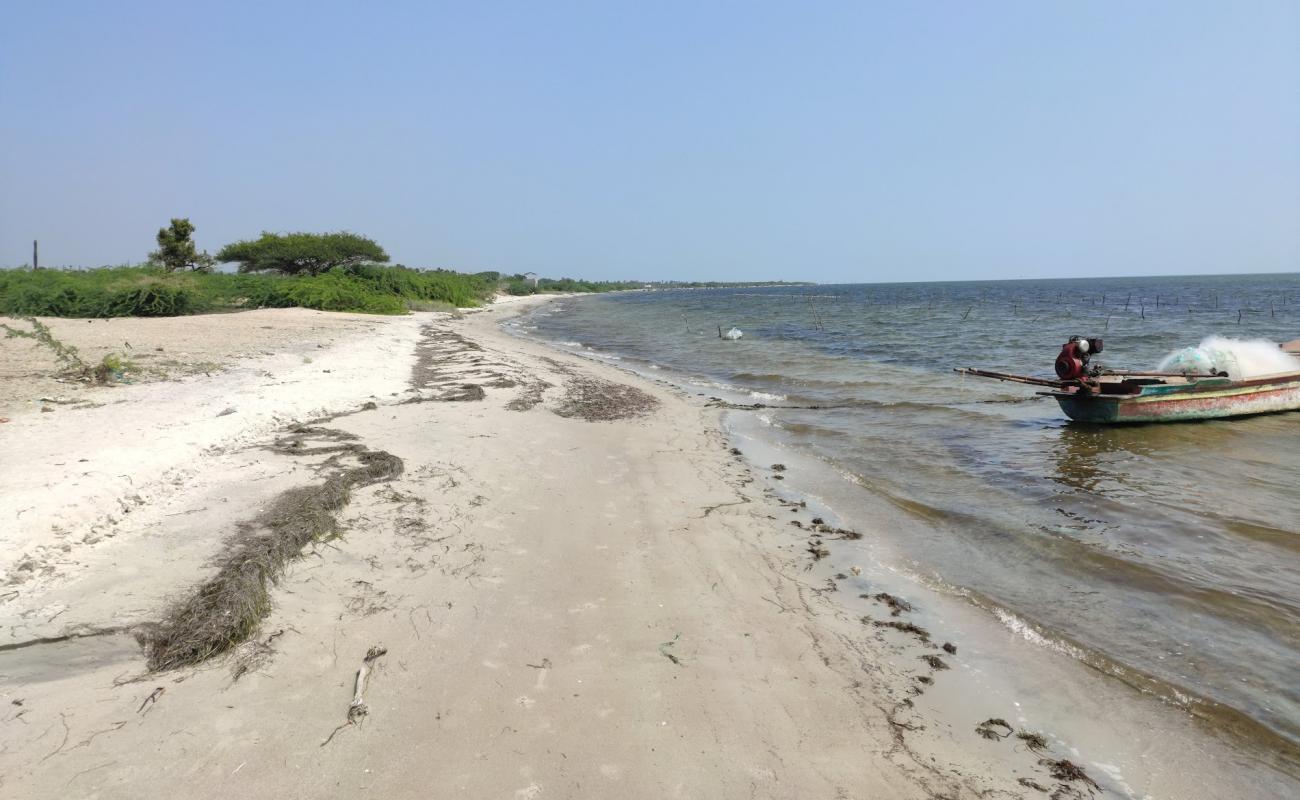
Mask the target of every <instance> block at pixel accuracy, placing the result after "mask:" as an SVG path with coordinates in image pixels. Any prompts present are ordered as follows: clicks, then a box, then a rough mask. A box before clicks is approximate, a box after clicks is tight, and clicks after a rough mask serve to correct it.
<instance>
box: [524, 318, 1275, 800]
mask: <svg viewBox="0 0 1300 800" xmlns="http://www.w3.org/2000/svg"><path fill="white" fill-rule="evenodd" d="M516 335H518V336H521V337H524V338H529V339H533V340H536V341H548V340H545V339H542V338H541V337H540V336H538V335H536V334H533V333H525V332H523V331H519V332H518V333H516ZM548 343H549V344H550V345H551V346H553V347H556V348H557V349H561V350H562V351H564V352H571V353H574V354H575V355H578V356H579V357H581V358H584V359H586V360H589V361H591V362H594V363H598V364H606V365H611V366H614V367H615V368H617V369H620V370H622V371H624V372H626V373H628V374H632V375H636V376H638V377H640V378H642V379H644V380H650V381H655V382H659V383H662V384H664V385H668V386H672V387H674V388H676V389H677V390H679V391H681V392H683V393H684V394H686V395H689V396H693V397H695V398H696V399H697V400H698V401H699V402H706V398H707V401H708V402H714V403H716V405H717V406H718V407H720V408H722V409H724V411H723V415H722V421H721V423H720V424H721V425H722V427H723V428H724V430H725V431H726V434H727V436H728V440H729V443H730V444H733V445H739V446H740V447H741V448H742V449H743V450H744V451H745V453H746V456H747V459H748V461H749V462H750V464H751V466H752V467H753V468H754V469H755V471H756V472H759V473H763V472H766V470H765V468H764V467H763V464H766V463H769V462H782V463H783V464H784V465H789V464H798V465H799V466H798V468H797V469H795V468H791V469H789V470H786V471H782V472H781V473H780V474H776V475H773V474H771V473H768V474H767V477H768V478H769V485H770V486H771V487H773V488H774V489H776V490H777V491H778V492H779V493H780V495H781V496H783V497H787V498H792V499H796V500H800V501H807V502H808V503H809V504H810V507H813V508H816V509H817V510H818V513H820V514H821V515H822V516H824V517H825V518H826V519H828V520H830V521H831V522H832V524H835V525H848V526H849V527H854V526H858V527H859V529H860V530H864V531H865V530H872V529H876V530H880V529H881V528H897V529H898V530H900V531H902V530H905V529H906V528H907V527H908V526H909V525H910V524H915V523H914V522H911V521H910V520H908V519H907V518H906V515H904V514H901V513H899V511H898V510H897V509H894V508H891V507H890V506H889V505H888V503H886V502H883V501H880V500H879V499H874V498H873V499H868V498H867V496H866V495H863V494H860V493H859V492H858V491H856V488H857V487H856V484H854V480H855V479H854V478H853V477H852V476H851V475H850V474H849V473H846V472H844V471H843V470H842V468H840V467H836V466H834V465H833V464H831V463H830V462H827V461H826V460H825V459H824V457H822V456H817V455H814V454H812V453H811V452H809V451H803V450H800V449H797V448H794V447H791V446H788V443H779V442H778V441H777V440H776V439H771V437H767V436H765V435H764V434H765V431H766V428H765V425H766V424H768V423H767V421H766V420H762V413H763V408H764V406H762V405H761V404H762V403H767V402H772V397H771V396H762V395H759V394H756V393H754V392H751V391H749V390H746V389H734V390H730V389H724V388H720V387H719V386H718V385H717V384H710V385H709V386H708V387H707V388H704V386H705V385H704V384H703V383H700V382H699V381H697V380H696V379H695V378H688V376H686V375H684V374H677V373H672V372H670V371H668V370H667V369H665V371H664V372H660V371H659V367H658V366H655V367H654V368H652V369H647V368H645V366H644V365H643V364H640V363H638V361H637V360H636V359H634V360H633V361H632V362H627V361H624V360H622V356H621V355H620V354H619V353H618V351H616V350H609V349H606V348H604V347H601V348H600V349H596V346H595V345H592V346H589V347H586V346H584V347H578V348H576V349H575V348H574V347H573V346H572V345H573V344H575V343H568V342H559V341H555V342H548ZM611 358H612V359H613V360H611ZM718 395H721V398H719V397H717V396H718ZM755 399H757V400H758V401H759V403H760V404H759V405H756V406H753V407H752V408H751V407H750V404H751V403H753V401H754V400H755ZM771 407H772V408H779V407H780V406H779V405H778V406H771ZM756 420H759V421H756ZM760 421H761V423H760ZM769 439H771V440H770V441H769ZM751 448H752V449H754V450H756V451H758V452H761V453H763V456H762V457H761V458H758V459H757V460H756V459H755V458H753V457H750V453H751ZM800 479H802V480H800ZM776 481H780V483H777V482H776ZM826 487H831V488H832V489H833V491H829V492H828V491H827V490H826ZM895 535H899V534H895ZM882 545H884V542H880V541H878V542H876V543H874V544H873V545H872V546H871V547H868V548H867V549H868V550H869V551H873V552H869V554H867V555H866V556H865V557H866V558H867V559H869V560H876V561H877V562H878V563H877V567H878V568H877V570H876V572H875V574H874V575H872V576H871V580H867V579H866V578H862V579H856V578H855V580H854V581H852V583H854V584H855V585H856V584H863V585H864V586H866V585H870V584H872V583H875V584H876V587H875V588H876V590H879V589H880V588H882V587H883V588H884V589H887V590H888V591H887V592H886V594H888V593H889V592H893V593H896V594H898V595H899V596H900V597H901V598H907V599H910V600H911V601H912V602H913V603H915V604H916V605H917V608H914V609H911V610H910V611H909V613H912V612H915V614H916V619H917V621H919V622H921V623H922V624H923V625H925V626H932V625H935V624H938V625H940V626H942V625H945V624H948V623H949V622H950V621H951V620H953V619H957V620H960V624H959V626H958V627H957V630H956V635H966V636H967V638H970V637H971V636H974V637H976V639H977V640H979V641H981V642H982V643H984V644H987V645H993V647H994V649H1005V650H1006V651H1007V653H1008V654H1016V655H1014V656H1009V657H1006V658H1003V657H1001V656H995V655H993V654H991V653H982V654H981V662H982V663H979V664H978V665H975V666H971V665H964V666H965V667H966V669H967V670H968V671H973V672H974V673H977V674H976V675H974V676H971V675H966V676H963V677H964V678H968V679H969V680H966V681H965V686H966V688H967V689H968V690H970V691H981V692H989V691H991V689H990V686H989V685H987V681H986V680H985V678H984V677H983V676H980V675H978V673H981V672H984V671H986V670H994V669H1001V670H1005V671H1007V672H1008V673H1011V672H1014V673H1018V674H1019V675H1020V676H1030V677H1028V679H1024V680H1022V679H1019V678H1011V679H1009V680H1004V681H1001V685H999V686H998V687H997V688H996V690H995V691H994V696H996V697H998V698H1000V700H1001V701H1002V703H1003V708H1004V709H1006V708H1010V706H1012V705H1014V706H1015V710H1016V712H1017V713H1019V714H1021V716H1020V719H1021V721H1022V722H1028V720H1029V719H1032V718H1033V717H1034V716H1036V717H1037V718H1038V719H1039V720H1040V727H1042V726H1043V725H1044V724H1046V726H1047V727H1049V728H1051V729H1052V731H1053V734H1052V735H1051V736H1050V738H1051V739H1052V740H1053V741H1055V742H1057V744H1058V745H1059V746H1061V747H1064V748H1067V749H1069V750H1070V751H1071V752H1072V753H1073V756H1072V757H1074V758H1076V759H1077V760H1081V763H1088V762H1089V761H1091V763H1093V764H1094V765H1095V766H1097V767H1099V768H1101V769H1102V770H1104V771H1107V772H1109V773H1110V774H1111V777H1113V778H1114V779H1115V781H1117V785H1119V786H1122V785H1123V784H1124V777H1125V776H1126V773H1129V772H1135V773H1136V774H1137V776H1138V780H1137V781H1136V783H1137V784H1138V785H1150V784H1149V781H1150V780H1151V779H1153V778H1154V780H1155V785H1157V786H1163V787H1164V789H1165V790H1166V791H1167V790H1168V789H1169V784H1168V780H1169V777H1170V776H1171V775H1174V774H1176V773H1177V772H1178V770H1180V769H1183V770H1186V772H1187V774H1188V775H1196V774H1200V773H1202V772H1205V768H1204V767H1203V765H1202V764H1201V763H1199V762H1198V759H1201V760H1202V761H1208V762H1215V761H1222V760H1223V759H1225V758H1226V759H1228V760H1229V761H1232V762H1235V766H1234V767H1233V770H1234V771H1235V772H1236V774H1237V775H1238V776H1239V777H1240V778H1241V779H1243V780H1245V781H1251V780H1252V779H1257V778H1258V773H1257V772H1256V771H1257V770H1259V769H1264V770H1268V771H1270V772H1272V773H1274V779H1272V780H1269V781H1267V784H1268V786H1269V787H1272V788H1271V789H1270V788H1268V787H1265V786H1257V789H1258V790H1259V791H1260V792H1262V794H1260V796H1269V797H1272V796H1279V797H1281V796H1286V795H1287V793H1288V792H1289V791H1290V790H1289V789H1288V788H1287V787H1294V786H1295V785H1296V783H1297V774H1300V750H1297V748H1296V747H1295V746H1294V744H1293V743H1292V742H1291V741H1289V740H1287V739H1286V738H1285V737H1283V736H1281V735H1280V734H1279V733H1278V732H1276V731H1274V730H1272V729H1271V728H1269V727H1267V726H1266V725H1264V724H1263V723H1262V722H1260V721H1259V720H1256V719H1254V718H1252V717H1250V716H1248V715H1247V714H1245V713H1244V712H1241V711H1238V710H1236V709H1234V708H1232V707H1230V706H1225V705H1221V704H1219V703H1216V702H1215V701H1213V700H1209V699H1206V698H1202V697H1198V696H1196V695H1194V694H1188V693H1186V690H1182V689H1180V688H1179V687H1177V686H1172V685H1169V684H1167V683H1164V682H1162V681H1160V680H1159V679H1158V678H1154V677H1151V676H1148V675H1146V674H1145V673H1143V672H1142V671H1141V670H1139V669H1137V668H1136V667H1132V666H1129V665H1126V664H1122V663H1120V662H1116V661H1113V660H1112V659H1110V657H1109V656H1107V655H1105V654H1104V653H1102V652H1099V651H1093V650H1089V649H1087V648H1086V647H1085V646H1084V645H1080V644H1077V643H1074V642H1072V641H1071V640H1069V639H1068V638H1066V637H1064V636H1063V635H1060V634H1052V633H1048V632H1046V631H1045V630H1044V629H1043V628H1042V627H1041V626H1040V625H1039V624H1038V623H1036V622H1034V621H1033V620H1031V619H1028V618H1025V617H1023V616H1017V615H1016V614H1015V613H1013V612H1011V611H1009V610H1007V609H1004V608H1002V607H1001V606H999V605H998V604H997V603H995V602H993V601H992V600H990V599H988V598H983V597H982V596H980V595H978V592H975V591H974V590H968V589H964V588H960V587H956V586H953V585H950V584H948V583H947V582H946V581H943V580H942V579H939V578H937V577H936V576H933V575H929V574H928V573H926V572H925V570H924V569H923V568H922V567H923V565H914V564H911V563H910V560H909V559H908V558H907V557H905V556H903V555H902V554H901V553H898V552H895V551H892V550H891V549H890V548H888V547H887V546H886V547H885V548H884V550H886V551H889V552H888V555H885V556H879V555H878V554H877V553H876V552H874V551H875V550H876V549H879V548H880V547H881V546H882ZM824 546H825V547H826V548H828V551H829V553H830V554H831V555H832V557H831V558H828V560H827V561H826V562H825V563H826V564H829V565H832V566H830V567H828V568H824V569H821V570H820V571H821V572H822V573H825V574H827V575H829V574H830V573H834V572H836V571H837V570H842V569H845V568H847V567H846V566H845V565H848V564H854V565H855V566H856V565H858V564H862V563H864V562H863V561H862V559H863V557H864V554H863V552H862V550H863V548H864V544H863V543H862V542H857V541H850V542H839V541H827V542H825V543H824ZM835 564H838V567H836V566H834V565H835ZM839 577H841V578H843V577H844V576H843V575H842V574H841V575H840V576H839ZM842 588H843V589H845V590H846V591H845V592H843V593H841V594H840V595H839V596H840V598H841V599H842V600H845V601H846V606H847V607H849V608H850V609H852V610H853V612H854V613H861V614H866V615H868V616H870V615H873V614H878V613H879V601H878V600H875V601H873V599H872V597H871V596H870V595H868V594H862V595H860V597H859V599H860V600H867V601H868V602H866V603H862V602H856V601H854V600H853V596H854V594H856V589H854V590H853V591H847V590H849V589H850V587H849V586H848V585H845V586H843V587H842ZM918 598H919V599H918ZM873 604H874V605H875V606H876V607H875V608H873V607H872V606H873ZM927 606H928V607H927ZM1062 662H1063V663H1062ZM1061 681H1065V682H1069V683H1071V684H1072V685H1074V686H1075V687H1076V691H1075V693H1074V700H1075V701H1076V702H1077V704H1078V708H1081V709H1085V708H1086V709H1087V711H1086V713H1079V714H1077V715H1076V716H1077V717H1078V718H1077V719H1068V718H1066V717H1063V716H1062V712H1063V711H1066V710H1068V709H1069V707H1070V706H1069V703H1068V702H1067V701H1065V700H1064V699H1063V698H1064V697H1065V696H1066V694H1068V693H1066V694H1063V695H1062V697H1049V694H1051V693H1054V690H1051V689H1050V687H1051V686H1052V685H1054V684H1055V683H1057V682H1061ZM995 683H996V681H995ZM981 684H984V685H981ZM1078 687H1086V690H1083V689H1079V688H1078ZM1026 694H1028V695H1029V696H1030V697H1033V698H1034V699H1035V700H1036V701H1037V706H1038V708H1037V710H1036V712H1034V713H1033V715H1032V716H1030V717H1026V716H1024V713H1025V712H1026V711H1027V710H1028V709H1029V708H1032V707H1033V704H1030V703H1025V704H1024V705H1025V707H1024V708H1022V703H1021V702H1019V701H1021V700H1023V699H1025V698H1024V697H1023V695H1026ZM1098 698H1105V699H1106V701H1107V702H1109V703H1110V704H1111V706H1110V707H1111V708H1116V709H1118V708H1123V709H1124V713H1122V714H1119V715H1117V716H1116V715H1114V714H1112V713H1111V712H1108V711H1106V710H1105V707H1103V708H1101V709H1098V708H1096V707H1095V704H1096V700H1097V699H1098ZM950 699H952V697H951V696H950ZM1134 704H1136V706H1137V709H1138V710H1136V711H1135V710H1131V709H1130V706H1132V705H1134ZM1090 706H1091V707H1090ZM930 711H931V712H932V713H934V714H937V715H938V716H939V718H940V719H943V720H946V721H947V722H949V723H952V722H958V723H960V724H965V723H969V724H970V726H971V727H974V725H975V722H974V720H973V719H967V718H965V717H969V714H967V715H964V716H963V715H958V716H957V717H953V716H952V715H950V714H946V713H944V710H943V709H934V708H931V709H930ZM1121 720H1122V721H1121ZM1157 720H1158V722H1157ZM1116 739H1123V740H1124V741H1125V742H1126V744H1125V745H1123V746H1121V747H1115V746H1114V740H1116ZM1162 753H1163V755H1164V756H1165V757H1166V759H1167V761H1166V763H1163V764H1161V763H1157V764H1152V763H1150V761H1151V757H1152V756H1153V754H1156V755H1158V754H1162ZM1189 753H1195V754H1196V755H1195V756H1193V755H1189ZM1125 761H1129V762H1130V766H1129V769H1127V770H1120V769H1118V768H1117V767H1116V766H1115V765H1117V764H1122V763H1124V762H1125ZM1219 769H1222V767H1216V768H1215V770H1216V771H1217V770H1219ZM1211 777H1217V776H1213V775H1212V774H1211V773H1206V774H1205V778H1206V780H1207V781H1208V780H1209V779H1210V778H1211ZM1212 783H1213V781H1210V782H1206V781H1198V780H1188V779H1186V778H1181V779H1180V778H1175V779H1174V783H1173V785H1174V786H1181V787H1184V790H1185V789H1186V787H1191V786H1198V787H1201V788H1204V787H1206V786H1209V785H1212ZM1223 787H1224V788H1223V791H1230V790H1232V791H1237V790H1236V789H1233V788H1232V787H1233V784H1232V783H1231V782H1227V783H1224V784H1223ZM1110 788H1114V787H1110ZM1206 791H1207V792H1208V789H1207V790H1206ZM1121 794H1125V795H1126V796H1138V797H1141V796H1183V795H1182V794H1179V793H1174V794H1167V795H1166V794H1161V793H1159V792H1157V793H1156V794H1155V795H1145V794H1144V793H1143V792H1142V791H1137V790H1134V789H1131V788H1130V789H1129V790H1128V791H1127V792H1121ZM1208 796H1214V795H1213V793H1210V794H1209V795H1208Z"/></svg>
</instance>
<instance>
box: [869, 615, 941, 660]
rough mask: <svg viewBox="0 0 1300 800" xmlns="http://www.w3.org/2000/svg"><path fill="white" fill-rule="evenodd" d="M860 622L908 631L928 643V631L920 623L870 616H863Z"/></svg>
mask: <svg viewBox="0 0 1300 800" xmlns="http://www.w3.org/2000/svg"><path fill="white" fill-rule="evenodd" d="M862 622H863V623H864V624H865V623H868V622H870V623H871V624H872V625H875V626H876V627H877V628H893V629H894V630H896V631H902V632H903V633H910V634H913V635H914V636H916V637H917V638H918V639H920V640H921V641H923V642H925V643H926V644H929V643H930V632H929V631H927V630H926V629H925V628H922V627H921V626H920V625H916V624H914V623H911V622H899V621H898V620H892V619H891V620H880V619H877V620H873V619H871V618H870V617H863V618H862ZM934 657H935V656H931V658H934Z"/></svg>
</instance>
